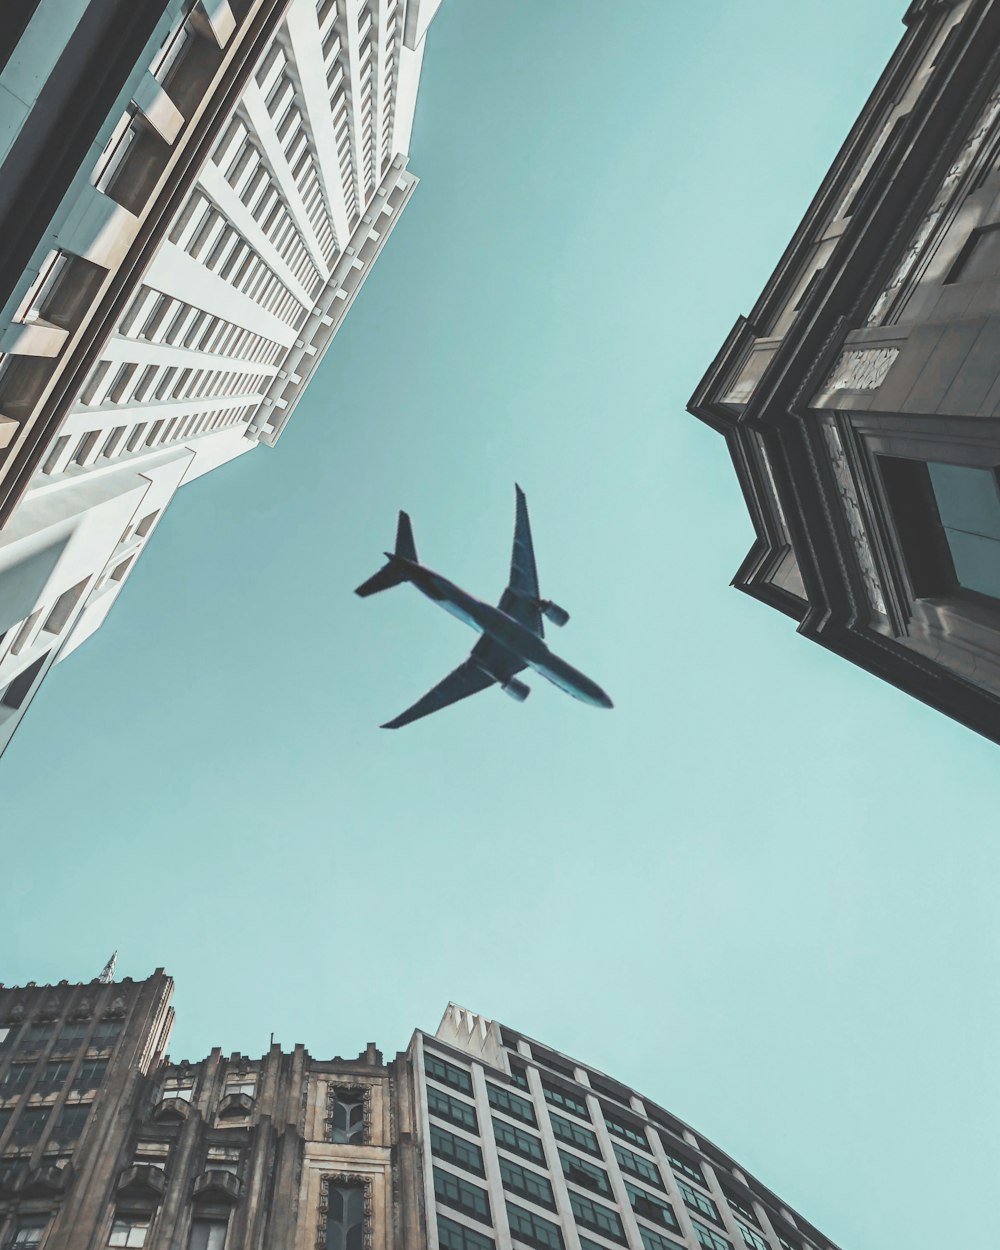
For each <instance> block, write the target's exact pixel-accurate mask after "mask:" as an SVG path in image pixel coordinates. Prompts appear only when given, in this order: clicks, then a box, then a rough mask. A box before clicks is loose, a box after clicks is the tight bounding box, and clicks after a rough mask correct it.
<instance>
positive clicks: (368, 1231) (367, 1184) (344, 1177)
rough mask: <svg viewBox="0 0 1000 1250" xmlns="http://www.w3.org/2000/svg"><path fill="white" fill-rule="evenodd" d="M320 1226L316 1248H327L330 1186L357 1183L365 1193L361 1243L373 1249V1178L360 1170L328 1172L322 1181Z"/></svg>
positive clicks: (365, 1247)
mask: <svg viewBox="0 0 1000 1250" xmlns="http://www.w3.org/2000/svg"><path fill="white" fill-rule="evenodd" d="M320 1185H321V1188H320V1196H319V1226H318V1227H317V1229H316V1250H326V1226H327V1223H328V1221H329V1217H330V1187H331V1186H332V1185H357V1186H359V1187H360V1188H361V1189H362V1191H363V1193H364V1204H365V1212H364V1220H363V1223H362V1231H361V1243H362V1247H363V1250H372V1246H373V1244H374V1232H373V1229H372V1216H373V1214H374V1211H375V1199H374V1195H373V1193H372V1178H371V1176H365V1175H363V1174H362V1173H359V1172H336V1173H327V1174H326V1175H324V1176H323V1179H322V1181H321V1182H320Z"/></svg>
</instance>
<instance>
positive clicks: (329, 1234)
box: [325, 1185, 365, 1250]
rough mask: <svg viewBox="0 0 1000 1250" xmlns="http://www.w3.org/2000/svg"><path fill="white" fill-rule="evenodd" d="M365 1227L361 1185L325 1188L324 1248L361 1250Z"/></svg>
mask: <svg viewBox="0 0 1000 1250" xmlns="http://www.w3.org/2000/svg"><path fill="white" fill-rule="evenodd" d="M364 1229H365V1191H364V1188H363V1187H362V1186H361V1185H330V1186H329V1188H328V1189H327V1209H326V1247H325V1250H361V1248H362V1245H363V1243H364Z"/></svg>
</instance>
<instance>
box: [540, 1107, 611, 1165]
mask: <svg viewBox="0 0 1000 1250" xmlns="http://www.w3.org/2000/svg"><path fill="white" fill-rule="evenodd" d="M549 1119H550V1120H551V1122H552V1132H553V1133H555V1135H556V1137H558V1138H559V1140H560V1141H564V1142H566V1143H567V1144H568V1145H570V1146H579V1147H580V1149H581V1150H586V1151H587V1153H588V1154H592V1155H597V1157H598V1158H600V1157H601V1148H600V1146H598V1144H597V1138H596V1137H595V1136H594V1134H593V1133H592V1132H591V1131H590V1129H589V1128H584V1127H583V1125H582V1124H575V1123H574V1122H573V1121H572V1120H567V1119H565V1118H564V1117H563V1116H561V1115H557V1114H556V1113H555V1112H554V1111H552V1112H550V1113H549Z"/></svg>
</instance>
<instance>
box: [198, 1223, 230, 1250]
mask: <svg viewBox="0 0 1000 1250" xmlns="http://www.w3.org/2000/svg"><path fill="white" fill-rule="evenodd" d="M227 1228H228V1225H227V1223H226V1221H225V1220H198V1219H195V1220H192V1221H191V1235H190V1237H189V1238H188V1250H223V1247H224V1246H225V1244H226V1229H227Z"/></svg>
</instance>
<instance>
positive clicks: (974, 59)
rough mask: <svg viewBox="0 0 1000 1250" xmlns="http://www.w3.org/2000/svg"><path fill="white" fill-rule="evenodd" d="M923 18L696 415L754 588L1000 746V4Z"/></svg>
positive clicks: (909, 30)
mask: <svg viewBox="0 0 1000 1250" xmlns="http://www.w3.org/2000/svg"><path fill="white" fill-rule="evenodd" d="M904 21H905V25H906V29H905V34H904V36H903V38H902V41H901V42H900V44H899V46H898V47H897V49H896V51H895V53H894V55H893V57H892V59H891V60H890V62H889V64H888V66H887V67H886V70H885V72H884V73H883V75H882V77H881V79H880V80H879V82H878V84H877V86H876V87H875V90H874V91H873V93H872V95H871V97H870V98H869V100H868V102H867V104H866V105H865V107H864V110H863V111H862V113H861V116H860V117H859V118H858V120H857V122H856V124H855V125H854V128H853V129H852V131H851V133H850V135H849V136H848V139H847V141H846V143H845V144H844V146H843V148H842V149H841V151H840V153H839V155H838V156H837V158H836V160H835V161H834V164H833V166H832V167H831V169H830V172H829V173H828V175H827V177H826V179H825V181H824V182H823V184H822V186H821V187H820V190H819V192H818V194H817V196H816V198H815V199H814V200H813V202H812V204H811V206H810V208H809V211H808V212H807V214H806V216H805V219H804V220H803V222H802V224H801V226H800V227H799V229H798V231H797V233H796V234H795V237H794V238H793V239H792V241H791V243H790V245H789V247H788V249H787V251H786V252H785V255H784V256H783V257H782V259H781V261H780V263H779V265H778V267H777V269H776V270H775V272H774V274H773V276H772V278H771V280H770V281H769V282H768V284H767V286H766V288H765V290H764V292H763V294H762V295H761V297H760V299H759V300H758V302H757V304H756V305H755V307H754V308H753V310H752V311H751V312H750V313H749V315H748V316H746V317H741V318H740V319H739V320H738V321H737V323H736V325H735V327H734V329H733V331H732V333H731V334H730V336H729V338H728V339H727V340H726V342H725V344H724V345H723V347H722V350H721V351H720V353H719V355H718V356H717V358H716V359H715V361H714V362H713V363H712V365H711V367H710V369H709V370H708V372H707V374H706V375H705V377H704V379H703V380H702V382H701V384H700V386H699V387H698V390H697V392H696V394H695V396H694V398H693V399H692V401H691V405H690V408H691V411H692V412H693V413H694V414H695V415H697V416H698V417H700V418H701V419H702V420H704V421H706V422H707V423H708V424H709V425H711V426H712V427H713V428H715V429H716V430H718V431H719V432H720V433H722V434H723V435H724V436H725V438H726V441H727V443H728V446H729V449H730V452H731V454H732V459H733V463H734V465H735V468H736V472H737V475H738V477H739V480H740V484H741V486H742V488H743V491H744V495H745V497H746V502H747V506H748V508H749V510H750V514H751V517H752V519H753V523H754V526H755V529H756V534H757V537H756V540H755V542H754V544H753V547H752V548H751V550H750V553H749V555H748V556H747V558H746V560H745V561H744V563H743V565H742V566H741V568H740V569H739V571H738V573H737V574H736V578H735V584H736V585H737V586H738V587H739V588H740V589H741V590H744V591H746V592H747V593H748V594H751V595H754V596H755V597H756V598H759V599H761V600H762V601H763V602H764V603H767V604H770V605H771V606H772V607H775V608H778V609H779V610H780V611H782V612H785V613H786V614H787V615H789V616H790V617H792V619H793V620H795V621H796V622H797V623H798V629H799V631H800V632H801V633H803V634H805V635H806V636H807V637H809V638H813V639H815V640H816V641H817V642H820V643H822V644H823V645H824V646H826V647H828V648H830V649H831V650H833V651H835V652H837V653H838V654H840V655H842V656H844V657H845V658H847V659H850V660H853V661H854V662H855V663H857V664H860V665H862V666H863V667H865V668H867V669H868V670H870V671H871V672H872V673H875V674H876V675H878V676H880V677H882V678H884V679H885V680H887V681H890V682H892V683H893V684H894V685H896V686H898V687H899V688H900V689H902V690H905V691H907V692H909V693H910V694H913V695H915V696H916V697H917V698H920V699H922V700H924V701H925V702H926V703H929V704H930V705H932V706H933V707H936V708H938V709H940V710H941V711H944V712H947V713H948V714H949V715H950V716H953V717H955V718H956V719H958V720H960V721H962V722H964V723H965V724H966V725H968V726H970V727H971V728H973V729H975V730H977V731H978V732H980V733H982V734H985V735H986V736H987V737H990V738H992V739H994V740H995V741H1000V492H998V477H997V473H998V466H1000V350H998V348H1000V2H998V0H914V2H913V3H912V4H911V5H910V6H909V9H908V10H907V12H906V14H905V17H904Z"/></svg>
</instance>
